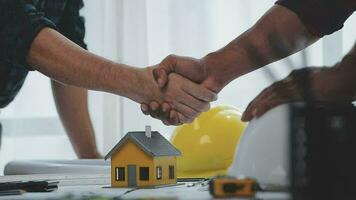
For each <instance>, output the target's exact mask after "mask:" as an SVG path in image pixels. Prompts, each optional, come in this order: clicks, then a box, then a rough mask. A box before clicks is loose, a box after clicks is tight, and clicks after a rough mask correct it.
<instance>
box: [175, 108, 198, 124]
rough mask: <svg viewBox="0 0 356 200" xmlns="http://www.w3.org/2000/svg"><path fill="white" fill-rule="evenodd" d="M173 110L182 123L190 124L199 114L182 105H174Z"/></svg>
mask: <svg viewBox="0 0 356 200" xmlns="http://www.w3.org/2000/svg"><path fill="white" fill-rule="evenodd" d="M175 108H176V110H177V112H178V116H179V121H180V122H182V123H191V122H192V121H193V119H195V118H196V117H197V116H198V115H199V112H197V111H195V110H193V109H192V108H190V107H189V106H186V105H184V104H182V103H176V104H175Z"/></svg>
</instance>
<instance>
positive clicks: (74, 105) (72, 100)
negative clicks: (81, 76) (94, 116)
mask: <svg viewBox="0 0 356 200" xmlns="http://www.w3.org/2000/svg"><path fill="white" fill-rule="evenodd" d="M51 83H52V91H53V97H54V100H55V103H56V107H57V111H58V114H59V116H60V119H61V121H62V124H63V126H64V128H65V130H66V133H67V135H68V137H69V139H70V141H71V143H72V146H73V148H74V151H75V153H76V154H77V156H78V157H79V158H99V157H100V155H99V153H98V151H97V147H96V142H95V136H94V129H93V126H92V124H91V120H90V115H89V111H88V93H87V90H85V89H82V88H78V87H72V86H68V85H63V84H61V83H59V82H56V81H52V82H51Z"/></svg>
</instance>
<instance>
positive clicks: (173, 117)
mask: <svg viewBox="0 0 356 200" xmlns="http://www.w3.org/2000/svg"><path fill="white" fill-rule="evenodd" d="M169 123H170V124H172V125H181V123H180V121H179V116H178V113H177V111H175V110H171V111H170V113H169Z"/></svg>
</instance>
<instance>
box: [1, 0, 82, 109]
mask: <svg viewBox="0 0 356 200" xmlns="http://www.w3.org/2000/svg"><path fill="white" fill-rule="evenodd" d="M82 7H83V1H82V0H0V108H3V107H5V106H6V105H8V104H9V103H10V102H11V101H12V100H13V99H14V98H15V96H16V95H17V93H18V92H19V90H20V89H21V87H22V85H23V83H24V81H25V78H26V76H27V74H28V72H29V71H31V70H32V69H31V67H30V66H29V65H28V64H27V63H26V56H27V53H28V50H29V48H30V45H31V43H32V41H33V39H34V38H35V37H36V35H37V34H38V33H39V32H40V31H41V29H43V28H45V27H50V28H53V29H56V30H57V31H59V32H60V33H61V34H63V35H64V36H66V37H67V38H69V39H70V40H72V41H73V42H75V43H77V44H78V45H80V46H81V47H83V48H86V44H85V43H84V35H85V27H84V18H83V17H81V16H80V15H79V10H80V9H81V8H82Z"/></svg>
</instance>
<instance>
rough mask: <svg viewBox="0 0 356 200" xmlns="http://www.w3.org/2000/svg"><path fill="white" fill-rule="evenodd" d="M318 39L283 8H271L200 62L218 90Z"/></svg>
mask: <svg viewBox="0 0 356 200" xmlns="http://www.w3.org/2000/svg"><path fill="white" fill-rule="evenodd" d="M317 39H318V38H317V37H316V36H313V35H312V34H310V33H309V32H308V30H307V29H306V28H305V26H304V25H303V24H302V22H301V21H300V20H299V18H298V17H297V16H296V15H295V14H294V13H293V12H292V11H290V10H288V9H287V8H284V7H282V6H274V7H272V8H271V9H270V10H269V11H268V12H267V13H266V14H265V15H264V16H263V17H262V18H261V19H260V20H259V21H258V22H257V23H256V24H255V25H254V26H253V27H252V28H250V29H249V30H248V31H246V32H245V33H243V34H242V35H240V36H239V37H237V38H236V39H234V40H233V41H232V42H230V43H229V44H228V45H227V46H225V47H224V48H222V49H220V50H218V51H216V52H214V53H211V54H209V55H207V56H206V57H204V58H203V59H202V60H203V62H204V64H205V65H206V66H207V69H208V70H210V72H208V73H209V74H215V75H216V77H215V81H216V82H217V83H218V87H219V88H218V89H221V88H222V87H224V86H225V85H226V84H228V83H229V82H230V81H232V80H233V79H235V78H237V77H239V76H242V75H244V74H246V73H249V72H251V71H253V70H255V69H258V68H260V67H263V66H265V65H267V64H269V63H272V62H274V61H277V60H279V59H282V58H284V57H286V56H288V55H291V54H293V53H295V52H297V51H299V50H301V49H303V48H305V47H307V46H308V45H310V44H312V43H313V42H315V41H316V40H317Z"/></svg>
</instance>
